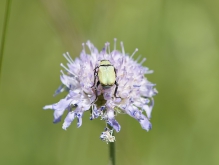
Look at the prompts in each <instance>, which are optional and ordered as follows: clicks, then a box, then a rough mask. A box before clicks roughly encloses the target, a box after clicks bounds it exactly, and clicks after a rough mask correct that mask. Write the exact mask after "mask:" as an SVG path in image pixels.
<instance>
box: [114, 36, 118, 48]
mask: <svg viewBox="0 0 219 165" xmlns="http://www.w3.org/2000/svg"><path fill="white" fill-rule="evenodd" d="M116 41H117V39H116V38H114V51H115V50H116Z"/></svg>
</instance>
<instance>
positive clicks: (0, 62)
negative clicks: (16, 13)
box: [0, 0, 11, 78]
mask: <svg viewBox="0 0 219 165" xmlns="http://www.w3.org/2000/svg"><path fill="white" fill-rule="evenodd" d="M10 7H11V0H7V2H6V7H5V8H6V9H5V18H4V24H3V30H2V40H1V49H0V78H1V69H2V60H3V54H4V48H5V37H6V32H7V25H8V20H9V13H10V12H9V11H10Z"/></svg>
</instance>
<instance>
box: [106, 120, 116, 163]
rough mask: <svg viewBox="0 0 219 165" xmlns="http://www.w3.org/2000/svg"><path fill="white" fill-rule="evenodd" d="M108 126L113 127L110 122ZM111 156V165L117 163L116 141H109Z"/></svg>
mask: <svg viewBox="0 0 219 165" xmlns="http://www.w3.org/2000/svg"><path fill="white" fill-rule="evenodd" d="M107 126H108V128H109V129H110V130H112V129H113V128H112V127H111V126H110V125H109V124H107ZM113 135H114V133H113ZM109 156H110V165H116V154H115V142H109Z"/></svg>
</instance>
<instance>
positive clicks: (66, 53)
mask: <svg viewBox="0 0 219 165" xmlns="http://www.w3.org/2000/svg"><path fill="white" fill-rule="evenodd" d="M66 54H67V56H68V57H69V59H70V60H71V61H72V63H73V62H74V60H72V58H71V56H70V54H69V52H67V53H66Z"/></svg>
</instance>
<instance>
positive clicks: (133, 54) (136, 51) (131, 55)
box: [131, 48, 138, 58]
mask: <svg viewBox="0 0 219 165" xmlns="http://www.w3.org/2000/svg"><path fill="white" fill-rule="evenodd" d="M137 51H138V48H136V49H135V51H134V52H133V53H132V55H131V58H132V57H133V56H134V55H135V53H136V52H137Z"/></svg>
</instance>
